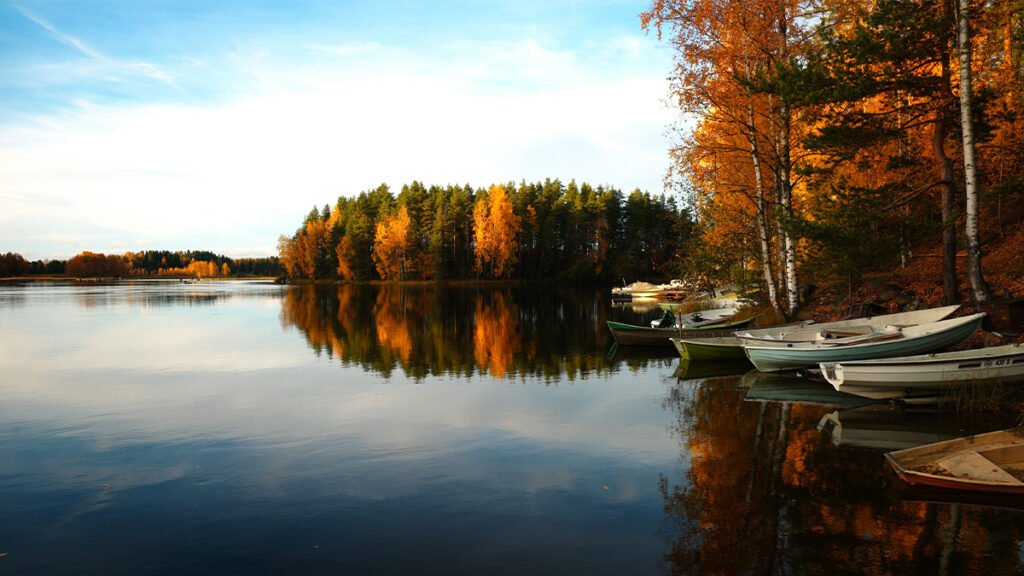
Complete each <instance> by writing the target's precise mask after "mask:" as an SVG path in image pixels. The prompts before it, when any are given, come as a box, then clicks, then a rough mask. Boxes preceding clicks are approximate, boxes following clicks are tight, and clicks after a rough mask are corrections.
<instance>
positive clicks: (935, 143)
mask: <svg viewBox="0 0 1024 576" xmlns="http://www.w3.org/2000/svg"><path fill="white" fill-rule="evenodd" d="M942 77H943V78H944V79H948V78H949V66H948V63H947V62H946V60H945V59H943V61H942ZM943 85H944V86H947V85H948V82H944V83H943ZM941 99H942V100H943V101H945V96H944V95H943V96H942V97H941ZM934 125H935V126H934V128H935V129H934V131H933V132H932V151H933V152H934V154H935V160H936V162H938V164H939V172H940V173H941V181H942V302H943V304H946V305H950V304H956V303H957V302H959V300H960V295H959V294H958V291H959V290H958V284H959V282H958V281H957V276H956V188H954V187H953V162H952V161H951V160H950V159H949V156H948V155H946V136H947V135H948V134H949V124H948V120H947V107H946V106H945V105H942V106H940V107H939V108H938V109H936V110H935V120H934Z"/></svg>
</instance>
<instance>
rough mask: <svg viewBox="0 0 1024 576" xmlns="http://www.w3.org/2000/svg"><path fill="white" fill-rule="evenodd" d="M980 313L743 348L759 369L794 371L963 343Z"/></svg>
mask: <svg viewBox="0 0 1024 576" xmlns="http://www.w3.org/2000/svg"><path fill="white" fill-rule="evenodd" d="M984 317H985V313H984V312H979V313H977V314H972V315H970V316H964V317H962V318H952V319H949V320H941V321H939V322H931V323H927V324H919V325H915V326H907V327H902V328H901V327H896V326H892V327H891V329H888V330H887V331H885V332H878V333H871V334H866V335H858V336H850V337H844V338H835V339H829V340H821V341H816V342H787V341H785V340H783V341H778V342H762V343H758V344H750V343H747V342H746V341H745V342H744V345H743V350H744V352H745V353H746V355H747V358H749V359H750V361H751V362H752V363H753V364H754V366H755V367H756V368H757V369H758V370H760V371H761V372H778V371H781V370H795V369H797V368H805V367H808V366H817V365H818V364H819V363H821V362H845V361H851V360H869V359H873V358H891V357H894V356H906V355H909V354H922V353H926V352H932V351H935V350H943V349H946V348H951V347H953V346H956V345H958V344H961V343H963V342H964V341H966V340H967V339H968V338H970V337H971V335H972V334H974V332H975V331H977V329H978V327H979V326H981V321H982V319H983V318H984Z"/></svg>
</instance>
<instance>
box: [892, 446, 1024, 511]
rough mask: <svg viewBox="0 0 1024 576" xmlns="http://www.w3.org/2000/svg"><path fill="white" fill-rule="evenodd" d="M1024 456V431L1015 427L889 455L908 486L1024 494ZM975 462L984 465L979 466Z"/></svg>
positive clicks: (973, 492) (982, 492)
mask: <svg viewBox="0 0 1024 576" xmlns="http://www.w3.org/2000/svg"><path fill="white" fill-rule="evenodd" d="M1022 456H1024V432H1022V431H1021V430H1020V429H1014V430H1000V431H997V432H989V433H987V434H978V435H977V436H968V437H965V438H957V439H955V440H947V441H945V442H937V443H935V444H927V445H925V446H918V447H916V448H909V449H906V450H899V451H896V452H890V453H888V454H886V455H885V458H886V461H888V462H889V465H890V466H891V467H892V468H893V470H894V471H895V472H896V474H897V475H898V476H899V477H900V480H902V481H903V482H904V483H906V484H907V485H908V486H920V487H928V488H936V489H940V490H950V491H958V492H964V493H972V494H991V495H1017V496H1020V495H1024V482H1021V480H1020V475H1021V473H1022V470H1021V466H1024V458H1022ZM979 458H980V460H979ZM959 462H967V463H968V464H967V465H961V464H959ZM973 462H980V463H981V464H982V465H981V466H975V465H973V464H972V463H973ZM947 463H952V464H947Z"/></svg>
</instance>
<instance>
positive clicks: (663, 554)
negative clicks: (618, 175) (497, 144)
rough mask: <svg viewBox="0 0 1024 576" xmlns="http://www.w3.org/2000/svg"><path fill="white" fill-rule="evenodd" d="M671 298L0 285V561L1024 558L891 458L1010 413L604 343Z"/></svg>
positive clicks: (566, 567)
mask: <svg viewBox="0 0 1024 576" xmlns="http://www.w3.org/2000/svg"><path fill="white" fill-rule="evenodd" d="M655 316H657V311H649V310H644V309H622V308H613V306H612V305H611V303H610V302H609V301H608V300H607V295H606V292H605V291H603V290H592V289H588V290H554V289H551V290H542V289H534V288H524V289H497V288H468V287H456V288H446V289H441V288H435V287H433V286H430V287H406V288H402V287H395V286H381V287H347V286H343V287H337V286H331V287H311V286H305V287H278V286H273V285H270V284H262V283H244V282H203V283H199V284H181V283H174V282H134V283H122V284H117V285H110V286H96V285H89V286H73V285H64V284H45V285H40V284H30V285H23V286H10V285H8V286H0V554H2V556H0V573H2V574H171V573H181V574H207V573H208V574H308V573H332V574H460V573H463V574H583V573H586V574H667V573H710V572H714V573H724V574H736V573H748V574H776V573H785V574H819V573H882V574H886V573H891V574H908V573H923V572H927V573H949V574H958V573H978V574H989V573H1013V572H1020V571H1021V570H1024V515H1022V514H1021V513H1019V512H1017V511H1013V510H1008V509H1005V508H1000V507H993V506H986V505H977V504H967V503H935V502H932V503H926V502H923V501H920V500H912V499H908V498H909V497H908V496H907V495H903V496H900V495H899V494H897V493H895V492H894V491H893V489H892V484H893V481H892V480H893V479H892V476H891V474H889V473H888V471H887V470H886V468H885V464H884V458H883V453H884V452H883V450H882V448H893V447H899V446H903V445H912V444H915V443H921V442H930V441H934V440H938V439H942V438H945V437H951V436H955V435H959V434H962V433H963V432H964V431H983V430H988V429H996V428H1001V427H1004V426H1005V425H1006V424H1007V422H1000V421H998V420H997V419H995V418H986V417H978V418H973V419H966V418H965V417H962V416H960V417H958V416H955V415H952V414H947V413H937V412H924V411H912V412H908V411H900V410H897V409H894V408H892V407H889V406H886V405H882V406H854V405H853V404H852V403H850V402H849V401H848V399H844V398H837V397H835V396H834V395H829V394H828V390H823V389H821V388H820V387H815V386H809V385H808V384H807V383H806V382H804V381H792V380H786V379H770V378H756V377H755V375H754V374H747V375H744V376H739V375H740V374H742V373H744V372H746V368H745V367H743V366H680V363H679V360H678V359H677V358H675V357H674V356H673V355H672V354H669V353H666V354H661V355H659V354H657V353H650V352H648V353H643V354H637V353H630V354H626V353H624V351H623V350H618V351H612V350H610V347H611V344H612V342H611V339H610V335H609V334H608V332H607V329H606V328H605V326H604V322H605V321H606V320H608V319H622V320H627V321H630V320H635V321H645V320H649V319H650V318H652V317H655ZM730 373H731V375H729V374H730ZM794 400H800V401H794ZM808 400H809V401H808Z"/></svg>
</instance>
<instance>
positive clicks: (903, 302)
mask: <svg viewBox="0 0 1024 576" xmlns="http://www.w3.org/2000/svg"><path fill="white" fill-rule="evenodd" d="M916 299H917V295H916V294H914V293H913V292H911V291H910V290H906V291H904V292H901V293H900V295H899V296H897V297H896V304H898V305H899V306H901V307H906V306H907V305H908V304H910V303H911V302H913V301H914V300H916Z"/></svg>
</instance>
